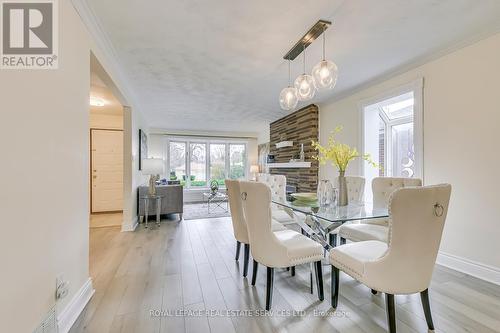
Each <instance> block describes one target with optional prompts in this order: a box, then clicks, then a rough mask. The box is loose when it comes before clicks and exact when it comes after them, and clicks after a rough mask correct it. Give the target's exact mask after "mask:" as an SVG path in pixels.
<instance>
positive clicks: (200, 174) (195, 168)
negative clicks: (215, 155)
mask: <svg viewBox="0 0 500 333" xmlns="http://www.w3.org/2000/svg"><path fill="white" fill-rule="evenodd" d="M189 169H190V173H189V175H190V176H189V184H190V186H207V177H206V176H207V145H206V144H205V143H191V144H190V145H189Z"/></svg>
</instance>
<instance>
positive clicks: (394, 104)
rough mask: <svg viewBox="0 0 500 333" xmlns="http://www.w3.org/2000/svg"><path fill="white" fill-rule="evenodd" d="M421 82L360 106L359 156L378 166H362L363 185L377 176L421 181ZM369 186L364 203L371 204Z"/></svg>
mask: <svg viewBox="0 0 500 333" xmlns="http://www.w3.org/2000/svg"><path fill="white" fill-rule="evenodd" d="M421 105H422V80H419V81H418V82H415V83H412V84H410V85H407V86H405V87H402V88H400V89H398V90H396V91H394V92H392V93H390V94H386V95H385V96H383V97H381V98H377V99H375V100H372V101H370V102H365V103H363V104H362V117H363V132H362V135H363V152H364V153H369V154H370V155H371V157H372V159H373V160H374V161H375V162H376V163H377V164H379V165H380V166H381V168H380V169H375V168H373V167H371V166H369V165H368V164H366V163H365V164H364V167H363V172H364V176H365V178H366V183H367V184H371V180H372V179H373V178H375V177H377V176H386V177H419V178H422V165H423V140H422V110H421ZM371 198H372V193H371V188H370V186H366V190H365V199H366V200H371Z"/></svg>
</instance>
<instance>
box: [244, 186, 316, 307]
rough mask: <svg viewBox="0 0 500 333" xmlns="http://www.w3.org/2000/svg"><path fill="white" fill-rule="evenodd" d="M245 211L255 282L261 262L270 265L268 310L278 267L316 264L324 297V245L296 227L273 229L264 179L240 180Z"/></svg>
mask: <svg viewBox="0 0 500 333" xmlns="http://www.w3.org/2000/svg"><path fill="white" fill-rule="evenodd" d="M240 191H241V196H242V202H243V212H244V215H245V219H246V222H247V230H248V236H249V240H250V244H251V245H252V246H251V253H252V257H253V259H254V272H253V277H252V284H255V277H256V274H257V267H258V264H259V263H260V264H262V265H264V266H266V267H267V293H266V309H267V310H269V309H270V308H271V303H272V289H273V288H272V287H273V281H274V268H278V267H293V266H296V265H300V264H306V263H311V262H314V263H315V268H316V280H317V282H318V288H317V290H318V296H319V299H320V300H323V281H322V279H323V278H322V272H321V270H322V268H321V259H322V258H323V247H322V246H321V245H320V244H319V243H317V242H315V241H313V240H312V239H309V238H307V237H306V236H304V235H301V234H300V233H298V232H296V231H293V230H285V231H277V232H272V229H271V189H270V188H269V186H267V185H266V184H263V183H260V182H243V181H242V182H240Z"/></svg>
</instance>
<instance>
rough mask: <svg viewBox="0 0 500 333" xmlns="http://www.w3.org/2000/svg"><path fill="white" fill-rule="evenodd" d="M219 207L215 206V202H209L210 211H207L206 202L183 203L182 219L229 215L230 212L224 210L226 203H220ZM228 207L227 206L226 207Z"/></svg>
mask: <svg viewBox="0 0 500 333" xmlns="http://www.w3.org/2000/svg"><path fill="white" fill-rule="evenodd" d="M222 207H223V208H224V209H222V208H221V207H217V206H216V205H215V204H210V213H209V212H208V206H207V203H206V202H205V203H189V204H184V214H183V218H184V220H196V219H206V218H211V217H227V216H231V213H230V212H229V210H228V211H226V210H225V209H226V207H227V206H226V204H225V203H224V204H222ZM228 208H229V207H228Z"/></svg>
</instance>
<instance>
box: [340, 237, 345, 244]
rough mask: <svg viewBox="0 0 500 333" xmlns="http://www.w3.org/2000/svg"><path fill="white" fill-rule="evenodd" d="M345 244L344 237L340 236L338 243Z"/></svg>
mask: <svg viewBox="0 0 500 333" xmlns="http://www.w3.org/2000/svg"><path fill="white" fill-rule="evenodd" d="M344 244H345V238H344V237H340V245H344Z"/></svg>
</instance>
